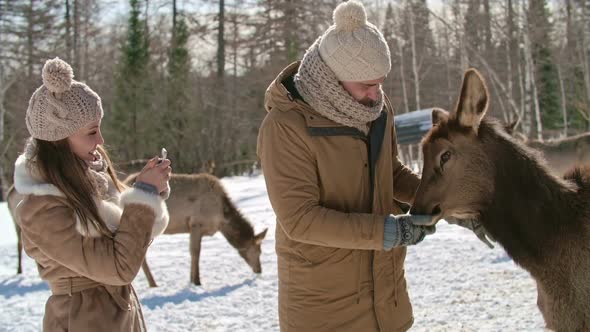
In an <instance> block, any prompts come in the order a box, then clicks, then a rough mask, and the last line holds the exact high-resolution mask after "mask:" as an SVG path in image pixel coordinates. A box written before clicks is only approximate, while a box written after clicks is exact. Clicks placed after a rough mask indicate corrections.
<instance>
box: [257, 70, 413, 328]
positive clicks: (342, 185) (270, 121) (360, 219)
mask: <svg viewBox="0 0 590 332" xmlns="http://www.w3.org/2000/svg"><path fill="white" fill-rule="evenodd" d="M298 66H299V63H294V64H291V65H290V66H289V67H287V68H286V69H285V70H283V72H282V73H281V74H280V75H279V76H278V77H277V78H276V79H275V81H274V82H273V83H272V84H271V85H270V86H269V88H268V90H267V91H266V96H265V108H266V110H267V112H268V113H267V115H266V117H265V119H264V121H263V122H262V125H261V127H260V131H259V136H258V156H259V158H260V160H261V165H262V170H263V173H264V176H265V180H266V186H267V189H268V194H269V197H270V201H271V204H272V207H273V209H274V211H275V214H276V216H277V228H276V252H277V256H278V274H279V318H280V326H281V331H283V332H287V331H404V330H407V329H408V328H409V327H410V326H411V325H412V322H413V316H412V307H411V305H410V301H409V297H408V293H407V290H406V281H405V277H404V259H405V255H406V250H405V248H403V247H402V248H394V249H393V250H391V251H384V250H382V249H383V229H384V221H385V218H386V216H387V215H388V214H390V213H393V214H399V213H401V212H402V211H401V209H400V208H399V206H398V205H397V204H396V202H395V201H394V199H396V200H399V201H402V202H407V203H410V202H411V201H412V200H413V197H414V194H415V191H416V189H417V187H418V183H419V179H418V177H417V176H416V175H415V174H414V173H412V172H411V171H410V170H409V169H408V168H406V167H404V166H403V165H402V164H401V163H400V161H399V159H398V157H397V150H396V149H397V148H396V137H395V131H394V126H393V110H392V108H391V105H390V104H389V102H387V103H386V106H387V107H386V109H384V111H383V112H384V114H382V117H383V118H382V119H381V120H382V122H381V124H382V126H383V127H384V135H383V136H382V137H383V139H382V142H381V143H380V145H381V147H380V148H379V147H376V146H378V145H379V144H376V143H375V141H374V140H372V139H371V133H369V135H368V136H367V135H363V134H362V133H361V132H360V131H356V130H354V129H352V128H349V127H343V126H341V125H339V124H337V123H335V122H333V121H331V120H329V119H327V118H325V117H323V116H321V115H320V114H319V113H317V112H315V111H314V110H313V109H311V107H310V106H309V105H308V104H306V103H305V102H303V101H302V100H300V99H297V98H296V97H294V93H292V92H293V91H290V90H288V89H287V86H288V84H286V82H287V80H289V77H292V76H293V75H294V74H295V73H296V72H297V68H298ZM385 117H386V118H385ZM372 127H376V124H375V122H374V123H373V124H372ZM374 129H375V128H372V129H371V131H373V130H374ZM368 142H371V143H370V144H368ZM377 149H379V152H378V153H376V152H375V150H377ZM371 150H372V152H373V157H371ZM371 158H373V159H377V160H376V162H374V170H373V172H374V176H373V177H374V179H373V180H371V173H372V172H371ZM371 188H373V190H371Z"/></svg>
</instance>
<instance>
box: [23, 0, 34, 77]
mask: <svg viewBox="0 0 590 332" xmlns="http://www.w3.org/2000/svg"><path fill="white" fill-rule="evenodd" d="M34 6H35V1H34V0H30V1H29V12H28V13H26V14H25V15H28V17H27V18H26V19H27V21H28V22H27V76H28V79H29V80H30V79H32V78H33V62H34V61H33V56H34V55H33V50H34V46H33V34H34V33H35V32H34V27H33V25H34V22H33V8H34Z"/></svg>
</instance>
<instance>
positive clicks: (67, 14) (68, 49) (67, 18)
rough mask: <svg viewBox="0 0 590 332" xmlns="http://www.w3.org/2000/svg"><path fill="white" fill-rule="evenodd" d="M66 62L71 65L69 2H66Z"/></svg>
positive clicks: (67, 0) (68, 0)
mask: <svg viewBox="0 0 590 332" xmlns="http://www.w3.org/2000/svg"><path fill="white" fill-rule="evenodd" d="M65 21H66V61H67V62H68V63H72V32H71V30H72V21H71V18H70V0H66V13H65Z"/></svg>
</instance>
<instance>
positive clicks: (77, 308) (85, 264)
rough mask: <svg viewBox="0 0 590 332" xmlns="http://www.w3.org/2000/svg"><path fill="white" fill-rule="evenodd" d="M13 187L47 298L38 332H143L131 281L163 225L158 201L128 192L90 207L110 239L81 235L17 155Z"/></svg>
mask: <svg viewBox="0 0 590 332" xmlns="http://www.w3.org/2000/svg"><path fill="white" fill-rule="evenodd" d="M15 188H16V190H17V191H18V192H19V193H20V194H23V195H25V198H24V199H23V201H22V202H21V203H19V205H18V208H17V220H18V222H19V224H20V226H21V228H22V240H23V246H24V249H25V251H26V253H27V254H28V255H29V256H31V257H32V258H33V259H34V260H35V261H36V263H37V267H38V270H39V274H40V276H41V278H42V279H43V280H46V281H47V282H48V283H49V286H50V288H51V291H52V295H51V296H50V297H49V299H48V300H47V303H46V305H45V316H44V318H43V330H44V331H85V332H86V331H145V323H144V321H143V316H142V314H141V307H140V304H139V301H138V298H137V295H136V294H135V292H134V290H133V287H132V286H131V282H132V281H133V279H134V278H135V276H136V275H137V272H138V271H139V268H140V267H141V263H142V262H143V259H144V257H145V253H146V251H147V249H148V246H149V244H150V243H151V240H152V238H153V237H154V236H156V235H159V234H161V233H162V232H163V231H164V229H165V228H166V225H167V224H168V211H167V209H166V204H165V203H164V201H163V200H162V199H161V198H160V197H158V196H156V195H152V194H148V193H145V192H142V191H141V190H138V189H134V188H130V189H127V190H125V191H124V192H123V193H121V194H120V196H119V195H116V199H114V201H104V200H103V201H97V206H98V209H99V213H100V215H101V216H102V217H103V219H104V220H105V222H106V224H107V226H108V227H109V229H111V230H115V231H116V233H115V236H114V238H112V239H111V238H108V237H104V236H100V235H99V233H98V232H97V231H96V230H95V229H90V231H89V232H86V231H85V230H84V229H83V228H82V227H81V225H80V222H79V220H78V219H77V217H76V216H75V213H74V210H73V209H72V208H71V207H70V206H69V205H68V202H67V200H66V199H65V197H64V195H63V194H62V193H61V192H60V191H59V190H58V189H57V187H55V186H53V185H52V184H49V183H43V181H41V180H40V179H38V178H37V177H36V176H34V175H32V174H31V173H30V172H29V170H28V168H27V167H26V160H25V158H24V156H21V157H20V158H19V159H18V160H17V162H16V165H15Z"/></svg>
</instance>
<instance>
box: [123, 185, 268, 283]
mask: <svg viewBox="0 0 590 332" xmlns="http://www.w3.org/2000/svg"><path fill="white" fill-rule="evenodd" d="M138 174H139V173H135V174H132V175H130V176H128V177H127V178H126V179H125V180H124V181H123V183H124V184H126V185H131V184H133V182H135V178H136V177H137V175H138ZM170 188H171V194H170V197H169V198H168V200H167V202H166V203H167V205H168V211H169V214H170V221H169V223H168V227H166V230H165V231H164V234H180V233H188V234H190V240H189V242H190V245H189V250H190V254H191V272H190V280H191V282H192V283H193V284H194V285H197V286H198V285H201V279H200V273H199V257H200V253H201V239H202V237H203V236H212V235H213V234H215V233H217V232H218V231H219V232H221V234H223V236H224V237H225V238H226V239H227V241H228V242H229V243H230V244H231V245H232V246H233V247H234V248H236V249H237V250H238V253H239V255H240V256H241V257H242V258H243V259H244V260H245V261H246V263H247V264H248V265H249V266H250V268H251V269H252V271H253V272H254V273H256V274H260V273H262V267H261V264H260V254H261V249H260V247H261V244H262V240H263V239H264V237H265V236H266V232H267V230H268V229H267V228H265V229H264V230H263V231H262V232H260V233H258V234H254V228H253V227H252V224H251V223H250V222H249V221H248V220H247V219H246V218H245V217H244V216H243V215H242V214H241V213H240V211H239V210H238V209H237V208H236V206H235V205H234V204H233V202H232V201H231V199H230V198H229V196H228V195H227V193H226V192H225V190H224V188H223V185H222V184H221V182H220V181H219V179H218V178H217V177H215V176H213V175H210V174H205V173H200V174H172V175H171V178H170ZM142 269H143V271H144V274H145V276H146V279H147V280H148V284H149V286H150V287H157V284H156V282H155V280H154V277H153V275H152V273H151V270H150V268H149V266H148V264H147V261H146V260H144V262H143V265H142Z"/></svg>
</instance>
